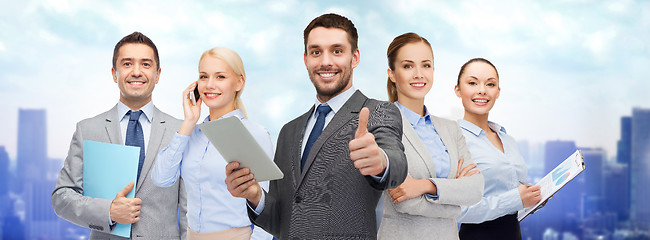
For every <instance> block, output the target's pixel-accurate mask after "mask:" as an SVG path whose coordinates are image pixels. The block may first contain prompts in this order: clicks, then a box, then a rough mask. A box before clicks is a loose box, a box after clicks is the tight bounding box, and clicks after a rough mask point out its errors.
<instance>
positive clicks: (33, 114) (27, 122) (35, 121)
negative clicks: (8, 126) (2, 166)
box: [16, 109, 47, 182]
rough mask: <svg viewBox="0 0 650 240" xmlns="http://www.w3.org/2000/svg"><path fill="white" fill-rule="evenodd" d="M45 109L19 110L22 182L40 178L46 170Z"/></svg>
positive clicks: (19, 150) (20, 173)
mask: <svg viewBox="0 0 650 240" xmlns="http://www.w3.org/2000/svg"><path fill="white" fill-rule="evenodd" d="M45 120H46V118H45V109H19V110H18V153H17V155H16V161H17V168H16V170H17V173H18V174H17V176H18V177H19V178H21V179H20V180H22V181H21V182H25V181H28V180H38V179H40V178H42V176H43V175H44V173H45V171H44V169H43V166H45V165H46V159H47V128H46V123H45Z"/></svg>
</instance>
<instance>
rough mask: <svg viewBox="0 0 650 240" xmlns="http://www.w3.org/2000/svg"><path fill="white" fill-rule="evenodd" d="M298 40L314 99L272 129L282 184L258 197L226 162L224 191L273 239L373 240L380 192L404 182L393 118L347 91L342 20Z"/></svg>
mask: <svg viewBox="0 0 650 240" xmlns="http://www.w3.org/2000/svg"><path fill="white" fill-rule="evenodd" d="M304 39H305V53H304V60H305V66H306V67H307V71H308V73H309V78H310V79H311V81H312V83H313V84H314V87H315V88H316V98H317V99H316V103H315V104H314V107H312V108H311V109H310V110H309V111H308V112H306V113H305V114H303V115H302V116H300V117H298V118H296V119H294V120H293V121H291V122H289V123H287V124H286V125H284V127H283V128H282V130H281V131H280V135H279V137H278V146H277V151H276V153H275V163H276V164H277V165H278V167H280V170H282V172H283V173H284V178H283V179H280V180H274V181H271V182H270V187H269V192H268V193H266V192H263V191H262V189H261V188H260V187H259V185H258V184H257V183H256V182H255V181H254V180H251V179H252V177H253V175H252V174H251V173H250V170H249V169H248V168H242V169H237V168H238V167H239V164H238V163H236V162H234V163H230V164H228V165H227V166H226V175H227V177H226V184H227V185H228V190H229V191H230V193H231V194H232V195H233V196H235V197H243V198H246V199H247V200H248V204H249V207H250V208H249V217H250V218H251V220H252V221H253V222H254V223H255V224H256V225H258V226H261V227H262V228H264V230H266V231H267V232H269V233H271V234H273V235H274V236H276V237H279V238H280V239H375V238H376V237H377V235H376V216H375V207H376V206H377V201H378V200H379V197H380V195H381V191H382V190H384V189H387V188H393V187H396V186H398V185H399V184H401V183H402V182H403V181H404V178H405V177H406V171H407V166H406V158H405V156H404V148H403V146H402V143H401V139H402V122H401V120H402V118H401V116H400V112H399V110H398V109H397V107H395V105H393V104H391V103H388V102H383V101H377V100H374V99H369V98H367V97H366V96H364V95H363V94H362V93H361V92H360V91H358V90H355V88H354V87H353V86H352V70H353V69H354V68H355V67H356V66H357V65H358V64H359V59H360V54H359V49H358V48H357V40H358V36H357V31H356V28H355V27H354V24H353V23H352V22H351V21H350V20H348V19H347V18H345V17H343V16H340V15H336V14H325V15H322V16H320V17H318V18H316V19H314V20H313V21H312V22H311V23H310V24H309V25H308V26H307V28H306V29H305V31H304Z"/></svg>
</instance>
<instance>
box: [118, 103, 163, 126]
mask: <svg viewBox="0 0 650 240" xmlns="http://www.w3.org/2000/svg"><path fill="white" fill-rule="evenodd" d="M129 110H131V108H129V107H127V106H126V105H125V104H124V103H122V101H117V116H121V118H120V121H121V120H122V119H124V118H125V117H127V116H126V114H127V113H128V112H129ZM138 110H142V113H144V118H145V119H147V121H149V122H151V119H153V112H154V111H153V103H151V101H149V102H148V103H147V104H145V105H144V106H142V108H140V109H138ZM136 111H137V110H136Z"/></svg>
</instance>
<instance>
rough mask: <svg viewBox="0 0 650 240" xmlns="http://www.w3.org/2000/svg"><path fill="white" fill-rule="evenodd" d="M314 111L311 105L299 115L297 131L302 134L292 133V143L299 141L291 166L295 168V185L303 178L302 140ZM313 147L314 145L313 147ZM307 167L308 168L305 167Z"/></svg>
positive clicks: (295, 147) (295, 146)
mask: <svg viewBox="0 0 650 240" xmlns="http://www.w3.org/2000/svg"><path fill="white" fill-rule="evenodd" d="M313 111H314V107H311V109H309V111H307V112H306V113H304V114H303V115H302V116H300V117H298V119H297V122H296V124H297V125H296V126H297V129H296V130H297V131H296V132H297V133H300V134H290V135H289V136H290V137H293V138H295V139H292V140H290V141H289V142H290V143H297V144H295V145H293V146H294V149H293V150H292V151H295V152H294V154H293V156H296V157H294V158H293V159H291V163H292V166H291V168H292V169H293V185H294V186H298V184H300V181H297V180H298V179H301V177H300V175H301V172H300V157H301V156H302V141H303V139H304V136H305V134H307V133H305V128H307V121H308V120H309V117H310V116H311V113H312V112H313ZM312 148H313V147H312ZM305 169H306V168H305ZM296 189H298V188H297V187H296Z"/></svg>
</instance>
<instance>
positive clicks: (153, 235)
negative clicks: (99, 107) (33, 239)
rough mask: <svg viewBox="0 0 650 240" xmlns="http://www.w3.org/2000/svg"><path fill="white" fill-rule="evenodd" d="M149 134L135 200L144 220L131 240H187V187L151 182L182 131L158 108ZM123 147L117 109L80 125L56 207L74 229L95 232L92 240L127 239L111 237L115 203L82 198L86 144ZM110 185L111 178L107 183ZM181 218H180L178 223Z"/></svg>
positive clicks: (58, 187)
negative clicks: (158, 158) (111, 213)
mask: <svg viewBox="0 0 650 240" xmlns="http://www.w3.org/2000/svg"><path fill="white" fill-rule="evenodd" d="M154 109H155V110H154V111H155V113H154V116H153V119H151V134H150V138H149V144H148V145H147V146H148V147H147V152H146V153H145V160H144V165H143V166H142V172H141V174H140V178H139V179H138V183H137V184H136V185H137V186H136V189H135V197H137V198H140V199H142V209H141V213H140V221H139V222H136V223H134V224H132V225H131V237H132V239H180V238H182V239H185V231H186V230H187V217H186V215H185V213H186V212H187V209H186V202H187V199H186V194H185V186H184V185H183V183H182V179H181V181H177V182H176V183H175V184H174V185H173V186H171V187H168V188H161V187H157V186H156V185H154V184H153V182H152V181H151V176H150V175H151V173H150V170H151V168H152V166H153V163H154V160H155V158H156V155H158V152H159V151H160V150H161V149H162V148H163V147H165V146H167V144H168V143H169V141H170V140H171V138H172V137H173V136H174V133H175V132H176V131H177V130H178V129H179V128H180V125H181V121H180V120H178V119H176V118H174V117H172V116H169V115H167V114H166V113H164V112H161V111H160V110H158V108H155V107H154ZM84 140H92V141H98V142H107V143H113V144H124V143H123V141H122V134H121V132H120V119H119V118H118V115H117V105H116V106H115V107H113V108H112V109H111V110H109V111H107V112H105V113H102V114H99V115H97V116H95V117H93V118H89V119H85V120H83V121H81V122H79V123H77V130H76V131H75V133H74V135H73V136H72V142H71V143H70V150H69V151H68V156H67V157H66V159H65V163H64V165H63V168H62V169H61V172H60V173H59V179H58V181H57V183H56V188H55V189H54V191H53V192H52V199H51V202H52V207H53V208H54V211H55V212H56V214H57V215H58V216H59V217H61V218H63V219H65V220H68V221H70V222H72V223H74V224H77V225H79V226H82V227H88V228H91V229H92V230H91V232H90V238H89V239H124V238H122V237H118V236H116V235H112V234H110V232H111V230H112V228H111V226H110V225H109V221H110V219H109V211H110V206H111V202H112V201H113V199H100V198H91V197H86V196H83V185H82V183H83V152H82V151H83V141H84ZM107 180H110V179H107ZM179 216H180V219H179Z"/></svg>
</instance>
